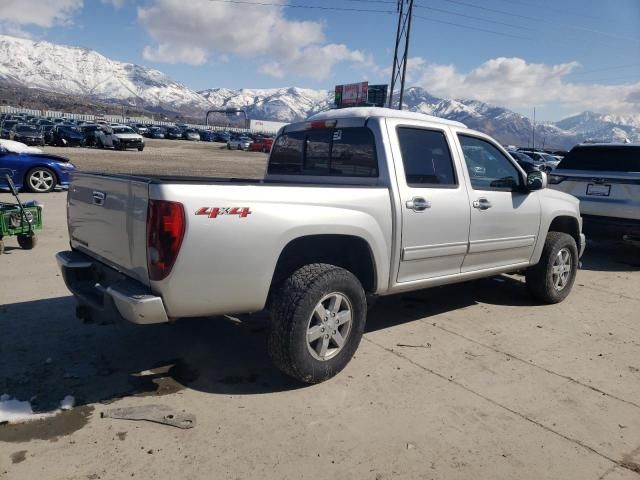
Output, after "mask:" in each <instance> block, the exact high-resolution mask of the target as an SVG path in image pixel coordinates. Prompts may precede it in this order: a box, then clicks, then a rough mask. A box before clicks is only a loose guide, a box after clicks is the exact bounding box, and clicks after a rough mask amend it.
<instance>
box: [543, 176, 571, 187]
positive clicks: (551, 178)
mask: <svg viewBox="0 0 640 480" xmlns="http://www.w3.org/2000/svg"><path fill="white" fill-rule="evenodd" d="M566 179H567V177H563V176H562V175H549V176H548V177H547V181H548V182H549V183H550V184H551V185H557V184H559V183H562V182H564V181H565V180H566Z"/></svg>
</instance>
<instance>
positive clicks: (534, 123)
mask: <svg viewBox="0 0 640 480" xmlns="http://www.w3.org/2000/svg"><path fill="white" fill-rule="evenodd" d="M531 144H532V148H533V150H534V151H535V149H536V107H533V131H532V132H531Z"/></svg>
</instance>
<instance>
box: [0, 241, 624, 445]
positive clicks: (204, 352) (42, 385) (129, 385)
mask: <svg viewBox="0 0 640 480" xmlns="http://www.w3.org/2000/svg"><path fill="white" fill-rule="evenodd" d="M584 262H585V264H586V265H587V266H588V267H587V268H592V269H595V268H600V269H608V270H614V269H615V268H617V263H615V262H612V261H611V260H609V259H608V258H606V257H605V258H601V257H598V250H596V249H594V250H593V251H591V252H590V255H588V256H587V257H586V258H585V261H584ZM634 268H635V267H634ZM476 303H484V304H493V305H509V306H524V307H526V306H532V305H534V303H533V300H532V298H531V297H530V296H529V295H528V293H527V291H526V287H525V285H524V282H523V279H522V277H519V276H517V275H514V276H505V275H503V276H498V277H495V278H488V279H482V280H477V281H474V282H468V283H465V284H459V285H451V286H445V287H438V288H434V289H429V290H423V291H418V292H412V293H409V294H404V295H396V296H392V297H385V298H381V299H380V300H379V301H378V304H377V306H376V308H375V309H373V310H372V311H371V312H370V315H369V318H368V323H367V332H372V331H377V330H381V329H385V328H392V327H394V326H397V325H401V324H405V323H408V322H412V321H415V320H417V319H422V318H428V317H431V316H435V315H437V314H440V313H444V312H448V311H453V310H458V309H460V308H465V307H468V306H471V305H475V304H476ZM74 306H75V302H74V300H73V298H72V297H71V296H66V297H59V298H50V299H43V300H36V301H30V302H23V303H14V304H9V305H4V306H0V352H2V362H1V363H0V394H2V393H7V394H9V395H11V396H12V397H15V398H18V399H20V400H29V399H31V400H32V404H33V406H34V408H35V409H36V410H41V411H49V410H52V409H55V408H56V407H57V406H58V404H59V402H60V400H61V399H62V398H64V397H65V395H73V396H74V397H75V398H76V402H77V403H76V404H77V405H90V404H93V403H98V402H103V403H109V402H112V401H114V400H117V399H119V398H122V397H125V396H132V395H137V396H158V395H165V394H172V393H175V392H178V391H179V390H182V389H184V388H190V389H195V390H198V391H203V392H211V393H220V394H229V395H245V394H264V393H270V392H278V391H285V390H291V389H296V388H301V387H303V385H301V384H299V383H297V382H295V381H293V380H290V379H289V378H288V377H286V376H284V375H283V374H281V373H280V372H279V371H278V370H276V369H275V367H273V366H272V363H271V361H270V359H269V356H268V353H267V336H268V319H267V315H266V314H265V313H259V314H256V315H244V316H241V317H240V318H232V317H218V318H207V319H191V320H183V321H179V322H177V323H176V324H171V325H169V324H166V325H147V326H137V325H132V324H124V323H117V324H108V325H96V324H83V323H81V322H80V321H79V320H77V319H76V318H75V316H74ZM510 321H514V322H517V321H519V320H518V318H512V319H510ZM0 430H1V428H0ZM0 437H1V432H0Z"/></svg>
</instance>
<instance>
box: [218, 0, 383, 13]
mask: <svg viewBox="0 0 640 480" xmlns="http://www.w3.org/2000/svg"><path fill="white" fill-rule="evenodd" d="M209 1H210V2H218V3H231V4H237V5H259V6H263V7H286V8H305V9H311V10H331V11H339V12H358V13H386V14H393V13H395V12H393V11H392V10H375V9H369V8H349V7H325V6H321V5H298V4H294V3H272V2H262V1H251V2H250V1H248V0H209Z"/></svg>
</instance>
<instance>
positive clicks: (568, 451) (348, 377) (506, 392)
mask: <svg viewBox="0 0 640 480" xmlns="http://www.w3.org/2000/svg"><path fill="white" fill-rule="evenodd" d="M154 146H155V145H154ZM52 150H53V151H55V152H60V153H64V154H66V155H68V156H70V157H71V158H72V159H73V161H74V162H75V163H76V164H77V165H78V166H80V167H81V168H85V169H98V168H99V169H100V170H103V171H114V170H116V171H133V172H136V173H144V172H158V171H163V172H165V170H164V169H165V168H168V170H166V173H181V172H184V171H189V173H193V172H194V171H197V172H202V174H204V175H216V174H219V175H235V176H246V175H251V174H252V173H253V174H254V175H256V176H259V174H260V172H261V171H262V170H263V168H264V155H262V154H249V153H242V152H239V153H236V152H233V153H230V152H226V151H224V150H220V149H217V148H216V146H215V144H213V145H211V144H188V143H186V142H175V143H174V142H170V141H166V142H159V143H158V146H157V148H152V143H151V142H149V146H148V147H147V149H145V151H144V152H142V153H138V152H126V153H125V152H100V151H95V150H88V149H52ZM199 169H202V170H199ZM32 198H37V199H38V200H39V201H41V202H42V203H43V204H44V209H45V210H44V211H45V220H44V221H45V228H44V230H43V231H42V232H41V234H40V242H39V244H38V245H37V247H36V248H35V249H34V250H32V251H25V250H21V249H19V248H17V244H16V242H15V240H13V239H10V240H7V250H8V252H7V254H6V255H4V256H2V257H0V395H2V394H3V393H6V394H7V395H9V396H11V397H15V398H18V399H19V400H31V401H32V405H33V406H34V408H35V409H36V410H38V411H48V410H51V409H53V408H55V407H56V406H57V405H58V403H59V402H60V401H61V400H62V399H63V398H64V397H65V396H66V395H73V396H74V397H75V399H76V407H75V408H73V409H72V410H69V411H67V412H64V413H62V414H59V415H57V416H55V417H53V418H50V419H46V420H39V421H36V422H33V423H26V424H18V425H0V478H2V479H3V480H4V479H16V480H22V479H35V478H38V479H55V480H62V479H65V480H69V479H122V478H144V479H165V478H188V479H210V478H216V479H254V478H255V479H265V478H278V479H285V478H287V479H295V480H298V479H320V478H331V477H333V478H340V479H356V480H361V479H370V480H382V479H446V480H451V479H465V480H468V479H492V480H495V479H505V480H506V479H510V480H511V479H514V478H518V479H532V480H540V479H562V480H569V479H577V480H578V479H579V480H585V479H589V480H599V479H606V480H623V479H628V480H632V479H636V480H638V479H640V475H639V474H638V472H640V324H639V322H638V310H640V267H639V263H640V262H639V255H638V250H633V249H631V248H630V247H627V246H624V245H618V244H606V243H602V244H596V243H593V242H591V243H590V244H589V245H588V247H587V253H586V254H585V257H584V259H583V268H582V270H581V271H580V272H579V274H578V278H577V281H576V285H575V287H574V291H573V292H572V293H571V295H570V296H569V297H568V299H567V300H566V301H565V302H563V303H561V304H559V305H551V306H540V305H536V304H535V303H533V302H532V300H531V298H530V297H529V296H528V295H527V292H526V289H525V287H524V285H523V283H522V279H521V278H520V277H518V276H499V277H496V278H493V279H485V280H479V281H475V282H469V283H466V284H462V285H455V286H447V287H440V288H436V289H431V290H425V291H420V292H413V293H410V294H407V295H398V296H394V297H388V298H383V299H381V300H380V301H379V302H378V305H377V307H376V308H375V309H374V310H373V311H372V312H371V313H370V315H369V319H368V323H367V329H366V333H365V336H364V340H363V342H362V344H361V346H360V348H359V350H358V353H357V355H356V357H355V358H354V360H353V361H352V362H351V363H350V364H349V365H348V367H347V368H346V369H345V370H344V371H343V372H342V373H341V374H340V375H338V376H337V377H336V378H334V379H332V380H330V381H328V382H326V383H323V384H320V385H315V386H311V387H305V386H301V385H299V384H297V383H295V382H292V381H290V380H289V379H288V378H286V377H285V376H283V375H282V374H280V373H279V372H278V371H277V370H276V369H275V368H274V367H272V365H271V363H270V361H269V359H268V356H267V350H266V337H267V329H268V325H267V323H266V320H265V316H264V315H262V314H257V315H253V316H243V317H241V318H238V319H236V318H227V317H224V318H207V319H198V320H191V321H181V322H177V323H176V324H175V325H150V326H135V325H123V324H109V325H96V324H82V323H81V322H80V321H78V320H77V319H76V318H75V317H74V302H73V299H72V298H71V297H70V296H69V294H68V291H67V290H66V288H65V286H64V284H63V282H62V279H61V278H60V276H59V273H58V269H57V266H56V264H55V259H54V254H55V252H57V251H60V250H64V249H67V248H68V240H67V232H66V224H65V193H64V192H55V193H52V194H48V195H29V194H25V195H24V196H23V199H24V200H29V199H32ZM7 199H9V196H8V195H7V194H0V200H7ZM149 405H161V406H164V407H169V408H172V409H174V410H175V411H176V412H177V413H183V412H184V413H188V414H192V415H195V418H196V423H195V427H194V428H192V429H188V430H181V429H177V428H174V427H170V426H166V425H161V424H157V423H149V422H144V421H130V420H118V419H112V418H101V413H103V412H106V411H107V410H111V409H113V408H123V407H141V406H149Z"/></svg>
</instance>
